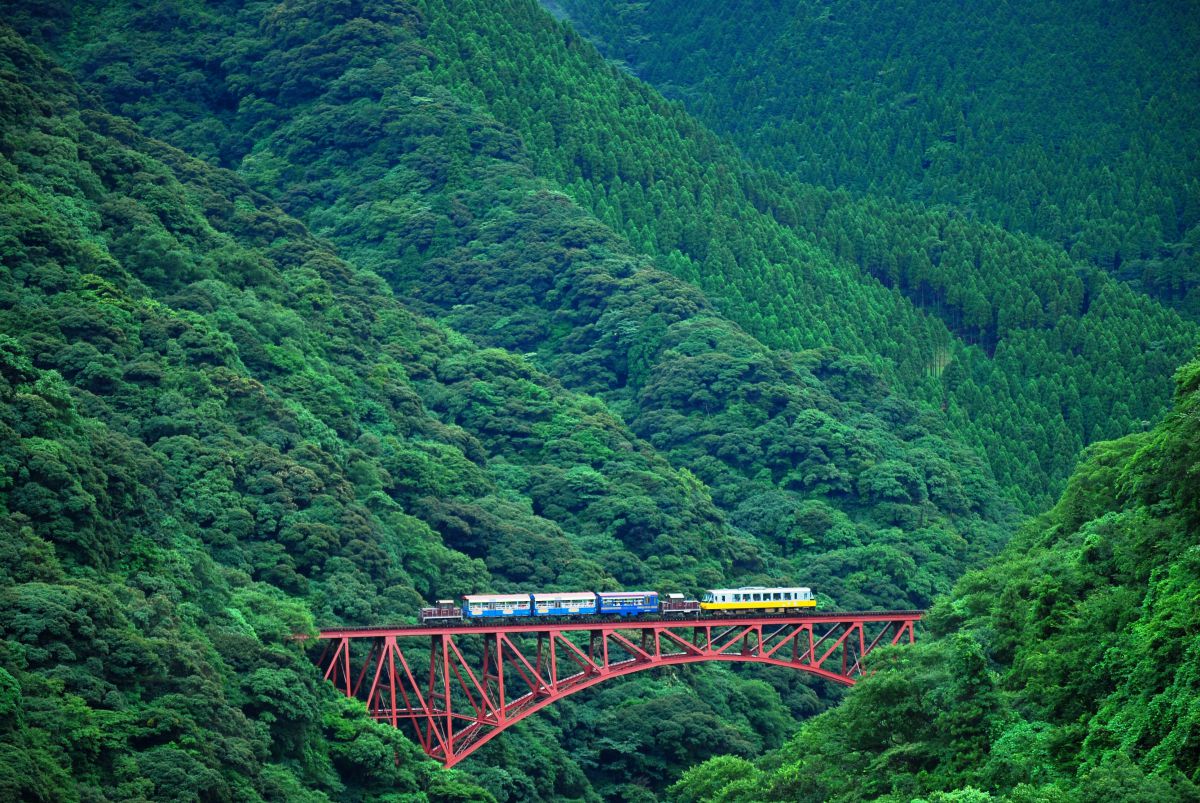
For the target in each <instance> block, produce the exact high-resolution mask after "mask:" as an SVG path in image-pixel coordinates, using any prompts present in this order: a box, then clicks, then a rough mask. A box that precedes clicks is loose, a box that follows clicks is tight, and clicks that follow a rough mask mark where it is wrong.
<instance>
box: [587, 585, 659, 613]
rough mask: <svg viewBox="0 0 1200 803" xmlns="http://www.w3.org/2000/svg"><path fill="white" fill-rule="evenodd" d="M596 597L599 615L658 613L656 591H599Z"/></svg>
mask: <svg viewBox="0 0 1200 803" xmlns="http://www.w3.org/2000/svg"><path fill="white" fill-rule="evenodd" d="M596 597H597V599H598V601H599V610H600V613H615V614H616V615H618V616H639V615H641V614H645V613H658V592H657V591H601V592H600V593H599V594H597V595H596Z"/></svg>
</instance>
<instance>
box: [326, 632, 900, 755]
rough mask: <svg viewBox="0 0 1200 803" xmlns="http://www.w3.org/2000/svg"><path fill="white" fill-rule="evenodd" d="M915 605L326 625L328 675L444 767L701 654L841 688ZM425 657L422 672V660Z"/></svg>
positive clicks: (892, 637)
mask: <svg viewBox="0 0 1200 803" xmlns="http://www.w3.org/2000/svg"><path fill="white" fill-rule="evenodd" d="M921 615H922V612H921V611H871V612H860V613H822V614H815V615H814V614H808V615H803V616H782V615H769V616H753V617H727V618H717V619H710V618H705V619H688V620H658V621H611V622H603V623H600V622H594V621H588V622H578V621H561V622H557V621H551V620H543V621H542V622H536V623H528V622H525V623H520V624H518V623H511V622H510V623H503V624H495V625H490V624H489V625H474V626H472V625H458V624H455V625H444V626H433V627H415V626H407V627H396V628H355V629H336V630H323V631H321V633H320V635H319V636H318V638H319V639H320V640H322V641H324V642H325V648H324V651H323V653H322V654H321V657H320V659H319V662H318V663H319V665H320V666H321V668H322V669H323V670H324V673H325V678H326V679H327V680H330V681H332V682H333V683H334V684H335V685H336V687H337V688H338V689H339V690H341V691H342V692H344V693H345V694H346V695H347V696H350V697H356V698H358V699H361V700H363V701H365V702H366V704H367V709H368V711H369V712H370V715H371V716H372V717H373V718H375V719H377V720H380V721H384V722H390V723H391V724H392V725H393V726H394V727H399V725H400V723H401V722H405V723H408V724H409V725H410V726H411V727H412V728H413V729H414V731H415V736H416V739H417V741H418V742H419V743H420V744H421V747H422V748H424V750H425V752H426V753H428V754H429V755H430V756H432V757H433V758H435V759H437V760H439V761H441V762H442V763H443V764H444V765H445V766H446V767H452V766H454V765H455V764H457V763H458V762H459V761H462V760H463V759H464V758H466V757H467V756H469V755H470V754H471V753H473V752H475V751H476V750H478V749H479V748H480V747H481V746H483V745H484V744H486V743H487V742H488V741H490V740H491V739H492V738H493V737H495V736H496V735H498V734H499V733H501V732H503V731H504V729H505V728H507V727H508V726H510V725H512V724H513V723H514V722H519V721H520V720H522V719H524V718H525V717H527V716H529V715H530V714H533V713H534V712H536V711H538V710H540V709H542V708H544V707H546V706H547V705H550V704H551V703H553V702H555V701H557V700H561V699H562V698H563V697H566V696H567V695H570V694H574V693H575V692H578V691H581V690H583V689H586V688H588V687H590V686H594V685H596V684H597V683H602V682H604V681H606V680H609V679H611V678H615V677H621V676H622V675H628V674H632V673H633V672H640V671H642V670H645V669H653V668H654V667H660V666H674V665H676V664H689V663H697V662H700V661H752V662H756V663H762V664H771V665H774V666H783V667H788V668H789V669H798V670H800V671H803V672H809V673H811V674H814V675H817V676H819V677H823V678H825V679H826V680H830V681H833V682H834V683H840V684H843V685H846V686H851V685H853V684H854V682H855V680H856V679H858V678H860V677H862V676H863V675H864V674H865V673H866V672H867V670H866V667H865V666H864V659H866V657H867V656H868V655H869V654H870V652H871V651H872V650H873V649H875V648H876V647H878V646H880V645H884V644H898V643H900V642H903V641H905V640H906V639H907V641H908V642H910V643H911V642H913V641H915V639H916V632H915V630H914V625H915V624H916V623H917V622H918V621H920V619H921ZM426 664H427V665H428V668H426Z"/></svg>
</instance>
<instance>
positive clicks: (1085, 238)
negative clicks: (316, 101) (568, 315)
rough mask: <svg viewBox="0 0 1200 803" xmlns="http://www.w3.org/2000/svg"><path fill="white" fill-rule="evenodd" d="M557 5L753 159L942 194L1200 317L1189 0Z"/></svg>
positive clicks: (1198, 139) (855, 185)
mask: <svg viewBox="0 0 1200 803" xmlns="http://www.w3.org/2000/svg"><path fill="white" fill-rule="evenodd" d="M555 5H556V6H557V7H561V8H562V9H563V10H565V11H566V12H567V13H569V14H570V16H571V18H572V19H573V20H575V21H576V22H577V23H578V24H579V25H580V26H582V27H583V28H584V29H585V30H587V31H588V32H590V33H592V34H593V35H594V36H595V38H596V39H597V41H598V42H599V43H600V44H601V46H602V48H603V49H604V51H605V53H606V54H608V55H610V56H611V57H613V58H618V59H621V60H622V61H624V62H625V63H626V64H627V65H628V66H629V67H630V68H631V69H632V70H633V71H634V72H636V73H637V74H638V75H639V76H641V77H642V78H644V79H645V80H647V81H649V82H650V83H651V84H653V85H654V86H656V87H658V88H659V89H660V90H661V91H662V92H663V93H664V94H666V95H667V96H668V97H671V98H677V99H679V100H681V101H682V102H683V103H684V105H685V106H686V107H687V109H688V110H689V111H690V112H691V113H693V114H695V115H696V116H697V117H699V118H700V119H701V120H703V121H704V122H705V123H707V124H708V125H710V126H712V127H713V128H714V129H715V130H717V131H720V132H723V133H727V134H729V136H731V137H732V138H733V140H734V141H735V142H736V143H737V144H738V146H739V147H740V149H741V150H742V152H743V153H745V154H746V155H747V156H748V157H750V158H751V159H752V160H754V161H756V162H759V163H760V164H765V165H768V166H771V167H773V168H776V169H778V170H780V171H783V172H785V173H788V174H790V175H793V176H795V177H797V178H799V179H801V180H803V181H806V182H810V183H813V184H819V185H821V186H825V187H829V188H846V189H849V190H851V191H854V192H856V193H869V194H872V195H884V196H887V197H890V198H893V199H897V200H909V201H919V202H921V203H925V204H949V205H951V206H953V207H955V208H956V209H959V210H961V211H962V212H963V213H965V214H968V215H978V216H979V217H981V218H983V219H985V220H988V221H992V222H995V223H999V224H1000V225H1002V226H1004V228H1006V229H1008V230H1010V231H1018V232H1026V233H1029V234H1033V235H1036V236H1038V237H1040V238H1042V239H1045V240H1046V241H1047V242H1049V243H1052V244H1054V245H1056V246H1059V247H1061V248H1062V249H1064V250H1065V251H1068V252H1070V254H1071V256H1072V258H1074V259H1076V260H1080V261H1085V262H1089V263H1091V264H1094V265H1097V266H1099V267H1102V268H1103V269H1105V270H1106V271H1109V272H1110V273H1112V274H1113V275H1116V276H1118V277H1120V278H1122V279H1126V280H1128V281H1131V282H1133V283H1134V284H1135V285H1136V286H1138V287H1140V288H1142V289H1144V290H1145V291H1147V292H1149V293H1151V294H1153V295H1154V296H1156V297H1157V298H1160V299H1163V300H1165V301H1167V302H1168V303H1170V304H1173V305H1176V306H1179V307H1181V308H1183V309H1185V310H1187V311H1188V312H1189V314H1191V315H1193V316H1194V315H1196V314H1197V313H1200V290H1197V289H1196V288H1197V283H1198V280H1200V180H1198V179H1197V176H1198V175H1200V162H1198V161H1197V160H1198V159H1200V156H1198V154H1200V129H1198V128H1197V126H1196V113H1197V110H1198V109H1200V82H1198V81H1197V78H1198V77H1200V64H1198V63H1197V61H1196V58H1195V54H1196V51H1197V50H1198V49H1200V22H1198V20H1200V14H1198V13H1197V12H1198V11H1200V8H1198V7H1197V6H1196V4H1195V3H1191V2H1184V3H1169V2H1116V3H1086V2H1077V1H1076V0H1067V1H1066V2H1053V3H1045V2H1030V1H1028V0H1019V1H1018V2H986V3H972V4H971V5H970V6H969V7H964V6H962V5H961V4H958V3H952V2H944V1H942V0H938V1H936V2H901V3H894V2H893V3H885V2H870V1H869V0H868V1H867V2H835V3H818V2H811V1H810V0H789V2H775V3H737V4H733V5H730V4H728V3H721V2H716V1H715V0H701V2H657V3H635V2H627V1H626V0H561V2H559V3H557V4H555ZM951 20H952V21H953V22H952V23H951V22H950V21H951Z"/></svg>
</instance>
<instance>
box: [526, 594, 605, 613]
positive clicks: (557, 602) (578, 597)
mask: <svg viewBox="0 0 1200 803" xmlns="http://www.w3.org/2000/svg"><path fill="white" fill-rule="evenodd" d="M595 612H596V595H595V594H593V593H592V592H591V591H548V592H546V593H544V594H534V595H533V615H534V616H576V615H578V614H590V613H595Z"/></svg>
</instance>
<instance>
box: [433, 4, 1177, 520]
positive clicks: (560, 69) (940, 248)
mask: <svg viewBox="0 0 1200 803" xmlns="http://www.w3.org/2000/svg"><path fill="white" fill-rule="evenodd" d="M429 8H430V12H429V13H430V14H431V15H433V16H438V17H444V18H445V19H446V20H447V24H445V25H443V26H433V27H431V29H430V37H429V39H430V40H431V42H432V45H431V46H432V47H433V48H434V51H435V53H436V54H437V55H438V56H439V62H438V64H437V65H436V66H437V72H438V73H439V74H440V75H443V76H444V79H445V80H447V81H450V82H452V83H453V84H454V85H455V86H460V87H462V88H463V90H464V91H469V92H472V93H474V94H473V96H474V97H477V98H479V99H480V100H481V101H482V102H484V103H485V104H487V107H488V108H489V109H491V110H492V111H493V113H495V114H496V116H497V117H499V118H500V119H501V120H502V121H504V122H505V123H507V124H509V125H512V126H513V127H514V128H516V129H517V130H518V131H519V132H520V133H521V135H522V137H523V138H524V140H525V141H526V143H527V144H528V146H529V148H530V150H531V152H532V153H533V154H534V158H535V166H536V168H537V170H538V171H539V172H541V173H544V174H546V175H549V176H552V177H553V178H555V179H556V180H557V181H558V182H560V183H561V184H563V185H564V186H566V187H567V188H568V190H569V192H570V193H571V194H572V195H573V196H574V197H575V198H577V199H579V200H580V201H581V202H582V203H583V204H584V205H585V206H588V207H589V208H591V209H592V210H593V211H594V212H595V213H596V214H597V216H599V217H600V218H601V219H603V220H604V221H605V222H607V223H609V224H610V225H612V226H613V227H614V228H617V229H618V230H620V231H622V232H623V233H625V234H626V235H627V236H628V237H629V239H630V241H631V242H632V243H633V244H635V246H638V247H639V248H642V249H643V250H645V251H648V252H650V253H654V254H656V255H657V256H658V258H659V260H660V264H661V265H663V266H664V267H666V268H668V269H669V270H671V271H672V272H674V273H676V274H678V275H682V276H684V277H686V278H688V279H689V280H692V281H696V282H697V283H699V284H700V285H701V287H703V288H704V289H705V290H706V291H707V292H709V294H710V295H711V296H712V297H713V298H714V299H716V301H717V303H718V304H719V305H720V308H721V309H722V311H724V312H726V313H727V314H729V315H730V316H731V317H732V318H733V319H734V320H736V321H738V322H739V323H740V324H742V325H743V326H745V327H746V328H747V330H748V331H750V332H751V333H752V334H754V335H756V336H757V337H759V338H761V339H762V340H763V341H764V342H766V343H767V344H769V345H773V346H776V347H784V348H791V349H800V348H806V347H811V346H815V345H823V344H832V345H834V346H836V347H838V348H839V349H842V350H845V351H849V352H851V353H855V354H861V355H864V356H867V357H868V358H870V359H872V361H874V362H876V364H880V365H881V368H880V370H882V371H883V372H884V374H885V375H886V376H887V377H888V379H889V380H891V381H892V382H894V383H896V384H897V386H898V387H903V388H904V389H905V390H906V391H907V393H908V394H910V395H911V396H913V397H915V398H919V399H923V400H925V401H926V402H928V403H930V404H933V405H936V406H939V407H943V408H945V409H946V410H947V411H948V412H949V413H950V417H951V421H952V423H953V424H954V425H955V426H956V428H957V429H958V431H959V432H960V433H962V434H963V435H964V436H966V437H967V438H969V439H970V440H969V442H970V443H971V445H973V446H974V447H975V448H977V449H978V450H980V451H981V452H982V453H984V454H986V455H987V456H988V458H989V460H990V462H991V464H992V466H993V468H994V470H995V471H996V473H997V475H998V477H999V479H1000V481H1001V483H1002V484H1003V485H1004V486H1005V488H1006V489H1007V490H1008V491H1009V492H1010V493H1012V494H1013V495H1014V496H1016V497H1017V498H1018V499H1021V500H1022V501H1023V502H1026V503H1027V506H1028V507H1029V508H1030V509H1033V508H1035V507H1036V506H1038V505H1039V504H1043V503H1048V502H1049V501H1050V499H1052V497H1053V493H1054V489H1055V488H1057V487H1059V484H1060V483H1061V481H1062V479H1063V478H1065V476H1066V473H1067V472H1068V471H1069V469H1070V465H1071V460H1072V457H1071V456H1073V455H1074V453H1075V452H1076V450H1077V447H1078V446H1081V445H1082V444H1084V443H1086V442H1088V441H1090V440H1092V439H1094V438H1096V437H1097V436H1109V437H1115V436H1116V435H1118V434H1120V433H1121V432H1123V431H1125V430H1126V429H1127V428H1128V427H1129V426H1131V425H1133V426H1138V425H1140V422H1141V421H1142V420H1147V419H1153V418H1154V417H1155V416H1156V415H1157V414H1158V411H1161V409H1162V406H1163V404H1164V403H1165V400H1166V398H1167V396H1168V393H1169V389H1168V386H1167V383H1166V381H1165V377H1166V376H1167V375H1168V373H1169V371H1170V370H1171V368H1172V367H1173V366H1174V365H1177V364H1178V363H1179V362H1180V361H1181V360H1183V359H1185V358H1186V355H1187V353H1188V351H1189V349H1190V348H1191V346H1192V345H1194V343H1195V340H1196V328H1195V326H1194V325H1191V324H1188V323H1185V322H1184V321H1182V320H1181V319H1180V318H1179V317H1178V316H1177V315H1174V314H1172V313H1171V312H1169V311H1166V310H1163V309H1162V308H1161V307H1160V306H1159V305H1157V304H1154V303H1152V302H1147V301H1146V300H1145V299H1144V298H1140V297H1139V296H1138V294H1136V293H1131V292H1129V291H1128V290H1127V289H1126V288H1124V287H1122V286H1119V285H1116V284H1115V283H1113V282H1110V281H1108V280H1107V279H1106V278H1105V277H1104V276H1102V275H1100V274H1098V273H1097V272H1096V271H1094V270H1088V269H1087V268H1086V266H1083V265H1079V264H1075V263H1072V261H1071V260H1069V259H1068V258H1067V256H1066V255H1065V254H1064V253H1063V252H1062V251H1061V250H1060V249H1052V248H1046V247H1045V246H1044V245H1042V244H1039V243H1037V242H1036V241H1033V240H1030V239H1028V238H1024V237H1017V236H1013V235H1011V234H1008V233H1006V232H1004V231H1003V230H1001V229H999V228H998V227H995V226H987V225H979V224H974V223H971V222H970V221H967V220H964V219H963V218H962V216H961V215H957V214H955V213H953V212H949V213H946V212H936V213H929V212H925V211H923V210H921V209H919V208H906V207H899V208H895V206H894V205H889V204H878V203H875V202H872V203H868V204H848V203H847V201H848V200H850V199H848V198H847V197H845V196H844V195H840V194H837V193H830V192H828V191H825V190H820V189H818V188H811V187H803V186H800V185H796V184H795V183H790V182H787V181H783V180H782V179H780V177H779V176H777V175H775V174H772V173H770V172H768V171H756V170H754V169H753V168H752V167H751V166H750V165H749V164H747V163H746V162H745V161H744V160H742V159H740V158H739V157H738V156H737V155H736V154H735V153H733V151H732V149H730V148H728V147H726V146H724V145H723V144H722V143H721V142H720V141H718V140H717V139H716V138H714V137H713V136H712V135H710V134H708V133H707V132H706V131H705V130H704V129H703V128H701V127H700V126H699V125H697V124H696V123H695V121H693V120H691V119H690V118H688V117H687V116H686V115H684V114H683V113H682V112H681V111H680V110H679V108H678V107H675V106H671V105H669V104H667V103H666V102H664V101H663V100H662V99H661V98H659V97H657V96H656V95H655V94H654V93H653V92H652V91H650V90H649V89H648V88H646V87H645V86H644V85H640V84H638V83H637V82H635V81H633V80H631V79H629V78H628V77H627V76H625V75H622V74H620V73H618V72H617V71H615V70H613V69H611V68H610V69H606V68H605V66H604V65H603V64H602V63H601V62H600V61H599V59H598V58H597V57H596V54H595V53H593V52H592V51H591V50H590V48H588V47H586V45H584V44H583V43H581V42H579V41H578V39H577V37H575V35H574V34H573V33H571V32H570V31H569V30H564V29H563V28H562V27H560V26H557V25H555V24H554V23H553V22H552V21H550V19H549V18H548V17H547V16H546V15H545V14H543V13H541V12H540V11H539V10H538V9H535V8H532V7H531V4H529V3H512V4H508V5H506V6H504V7H499V6H496V5H494V4H487V3H473V2H470V1H469V0H455V2H449V3H445V4H442V3H434V4H431V5H430V6H429ZM451 21H453V22H451ZM475 53H479V54H483V55H486V58H473V57H472V54H475ZM528 53H537V54H544V57H541V58H529V57H527V56H526V55H525V54H528ZM460 60H461V61H462V63H461V64H460V63H459V62H460ZM880 206H882V207H883V214H876V211H875V210H876V209H877V208H878V207H880ZM856 263H857V264H858V265H859V266H857V267H856ZM914 305H915V306H917V307H920V308H922V309H924V310H926V311H927V312H928V313H930V314H931V315H933V316H937V317H936V318H932V317H929V316H927V315H922V314H919V313H917V312H915V311H914ZM938 319H940V320H938ZM943 324H944V325H943ZM1118 332H1124V333H1127V336H1121V335H1118V334H1117V333H1118ZM964 343H965V344H972V343H978V344H979V345H980V346H982V349H978V348H971V347H969V345H966V346H965V345H964ZM880 356H882V357H883V358H885V359H883V360H880V359H879V357H880ZM952 365H953V366H954V367H953V368H952V369H950V372H949V374H947V373H946V369H947V368H949V367H950V366H952ZM964 375H965V376H966V377H969V378H970V379H971V383H970V384H966V385H965V387H963V385H964V383H963V382H962V381H961V380H962V378H963V377H964ZM993 387H995V388H996V392H990V391H991V389H992V388H993ZM981 388H982V389H983V390H984V392H983V393H977V392H976V391H978V390H979V389H981ZM1118 388H1119V389H1120V390H1117V389H1118ZM1076 396H1077V397H1078V398H1080V399H1089V400H1093V401H1092V403H1094V404H1095V405H1096V407H1095V409H1094V410H1092V411H1090V412H1091V413H1094V415H1088V416H1086V417H1082V418H1072V417H1071V415H1070V412H1069V411H1070V410H1071V409H1073V404H1072V400H1073V398H1074V397H1076ZM1031 422H1036V427H1035V426H1034V425H1033V424H1032V423H1031Z"/></svg>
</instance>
